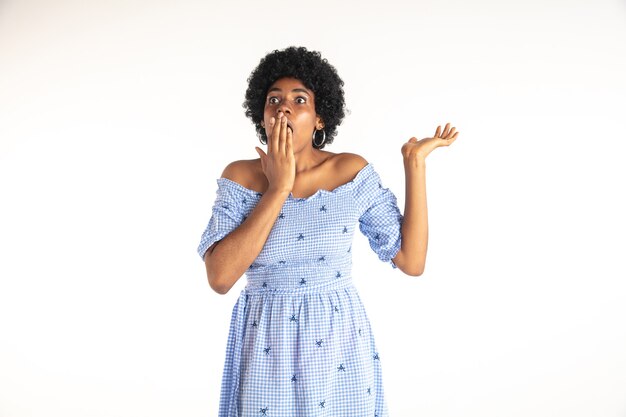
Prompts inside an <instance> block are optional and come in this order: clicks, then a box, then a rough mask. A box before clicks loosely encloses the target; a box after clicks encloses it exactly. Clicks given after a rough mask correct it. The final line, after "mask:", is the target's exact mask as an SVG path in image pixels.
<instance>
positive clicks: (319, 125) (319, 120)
mask: <svg viewBox="0 0 626 417" xmlns="http://www.w3.org/2000/svg"><path fill="white" fill-rule="evenodd" d="M315 128H316V129H317V130H320V129H324V121H323V120H322V118H321V117H319V116H317V121H316V122H315Z"/></svg>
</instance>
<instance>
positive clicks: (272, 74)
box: [243, 46, 345, 149]
mask: <svg viewBox="0 0 626 417" xmlns="http://www.w3.org/2000/svg"><path fill="white" fill-rule="evenodd" d="M284 77H293V78H296V79H298V80H300V82H302V84H304V86H305V87H306V88H308V89H309V90H312V91H313V93H314V94H315V112H316V113H317V114H318V115H319V116H320V117H321V118H322V121H323V122H324V130H325V132H326V140H325V141H324V143H322V145H321V146H317V145H315V144H313V146H314V147H315V148H317V149H322V148H324V146H325V145H328V144H330V143H332V142H333V139H334V137H335V135H336V134H337V126H339V125H340V124H341V121H342V120H343V118H344V116H345V112H344V108H345V100H344V94H343V81H342V80H341V78H339V75H338V74H337V70H336V69H335V67H333V66H332V65H330V64H329V63H328V61H327V60H326V59H325V58H322V56H321V54H320V53H319V52H316V51H308V50H307V49H306V48H305V47H295V46H290V47H289V48H286V49H284V50H282V51H280V50H274V51H273V52H271V53H269V54H267V55H266V56H265V57H264V58H262V59H261V62H259V65H258V66H257V67H256V68H255V69H254V71H252V73H251V74H250V77H248V89H247V90H246V101H244V103H243V107H244V108H245V109H246V116H247V117H249V118H250V119H251V120H252V123H254V126H255V128H256V131H257V134H258V135H259V138H260V139H261V142H263V143H267V136H266V134H265V129H264V128H263V127H262V126H261V121H262V120H263V111H264V109H265V100H266V96H267V90H268V89H269V88H270V86H271V85H272V84H274V82H276V81H277V80H278V79H280V78H284ZM318 141H319V140H318Z"/></svg>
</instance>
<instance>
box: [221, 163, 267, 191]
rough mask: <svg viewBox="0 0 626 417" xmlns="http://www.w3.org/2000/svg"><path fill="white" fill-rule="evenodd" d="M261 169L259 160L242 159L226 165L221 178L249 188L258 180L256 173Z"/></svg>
mask: <svg viewBox="0 0 626 417" xmlns="http://www.w3.org/2000/svg"><path fill="white" fill-rule="evenodd" d="M260 167H261V164H260V160H259V159H242V160H239V161H233V162H231V163H230V164H228V165H226V167H225V168H224V171H223V172H222V178H227V179H229V180H231V181H234V182H236V183H239V184H241V185H243V186H244V187H247V188H250V186H251V184H254V183H255V182H256V181H255V180H256V179H257V178H258V171H259V169H261V168H260Z"/></svg>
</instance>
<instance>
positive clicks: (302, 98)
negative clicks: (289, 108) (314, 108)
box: [296, 97, 306, 104]
mask: <svg viewBox="0 0 626 417" xmlns="http://www.w3.org/2000/svg"><path fill="white" fill-rule="evenodd" d="M296 103H298V104H304V103H306V99H305V98H304V97H297V98H296Z"/></svg>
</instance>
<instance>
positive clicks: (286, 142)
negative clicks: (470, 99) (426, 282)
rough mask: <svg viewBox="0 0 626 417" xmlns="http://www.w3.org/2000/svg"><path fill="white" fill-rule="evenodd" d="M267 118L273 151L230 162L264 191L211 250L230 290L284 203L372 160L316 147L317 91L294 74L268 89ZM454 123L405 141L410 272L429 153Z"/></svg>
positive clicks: (215, 284) (423, 231) (220, 283)
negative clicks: (421, 137) (257, 157)
mask: <svg viewBox="0 0 626 417" xmlns="http://www.w3.org/2000/svg"><path fill="white" fill-rule="evenodd" d="M262 126H263V127H264V128H265V131H266V134H267V138H268V140H267V152H265V151H263V150H262V149H260V148H258V147H255V149H256V151H257V153H258V154H259V159H256V160H242V161H235V162H232V163H230V164H229V165H228V166H227V167H226V168H225V169H224V172H223V173H222V177H223V178H228V179H230V180H232V181H235V182H237V183H239V184H241V185H243V186H244V187H246V188H249V189H251V190H256V191H259V192H262V193H263V196H262V197H261V198H260V199H259V202H258V203H257V205H256V207H255V208H254V209H253V210H252V211H251V213H250V215H249V216H248V217H247V218H246V219H245V220H244V221H243V223H242V224H241V225H239V226H238V227H237V228H235V229H234V230H233V231H232V232H230V233H229V234H228V235H227V236H226V237H224V238H223V239H222V240H220V241H219V242H216V243H215V244H213V245H212V246H211V247H210V248H209V249H208V250H207V252H206V254H205V257H204V259H205V266H206V271H207V277H208V280H209V285H210V286H211V288H213V290H214V291H216V292H218V293H220V294H225V293H227V292H228V291H229V290H230V289H231V288H232V286H233V285H234V284H235V283H236V282H237V280H238V279H239V278H240V277H241V276H242V275H243V274H244V273H245V271H246V270H247V269H248V267H249V266H250V264H252V262H253V261H254V260H255V259H256V258H257V256H258V255H259V253H260V252H261V250H262V249H263V246H264V245H265V241H266V240H267V238H268V236H269V234H270V232H271V230H272V227H273V226H274V222H275V221H276V219H277V218H278V215H279V214H280V212H281V210H282V207H283V204H284V203H285V201H286V200H287V198H288V197H289V195H290V194H291V195H292V196H293V197H296V198H300V197H308V196H310V195H313V194H314V193H315V192H316V191H317V190H319V189H326V190H332V189H334V188H336V187H338V186H339V185H341V184H344V183H346V182H348V181H350V180H351V179H353V178H354V177H355V175H356V174H357V173H358V171H359V170H360V169H362V168H363V167H364V166H365V165H367V161H366V160H365V159H364V158H363V157H361V156H359V155H356V154H352V153H342V154H335V153H332V152H326V151H323V150H319V149H315V148H314V147H313V144H312V142H311V141H312V135H313V130H314V129H322V128H323V126H324V122H323V120H322V119H321V117H320V116H319V115H318V114H317V113H316V112H315V94H314V92H313V91H311V90H308V89H307V88H306V87H305V86H304V85H303V84H302V83H301V82H300V81H299V80H297V79H295V78H288V77H286V78H281V79H279V80H277V81H276V82H275V83H274V84H273V85H272V86H270V88H269V89H268V94H267V97H266V101H265V109H264V118H263V122H262ZM455 130H456V129H455V128H454V127H452V128H450V123H448V124H446V126H445V128H444V129H443V130H442V129H441V126H438V127H437V130H436V131H435V135H434V136H433V137H428V138H424V139H421V140H417V139H416V138H414V137H413V138H411V139H409V141H408V142H406V143H404V144H403V145H402V148H401V153H402V157H403V162H404V171H405V179H406V187H405V191H406V198H405V209H404V221H403V223H402V228H401V234H402V243H401V248H400V251H399V252H398V254H397V255H396V257H395V258H393V261H394V263H395V264H396V266H397V267H398V268H399V269H400V270H401V271H403V272H404V273H406V274H407V275H411V276H419V275H421V274H422V273H423V272H424V266H425V263H426V252H427V247H428V211H427V204H426V175H425V170H426V165H425V160H426V157H427V156H428V155H429V154H430V153H431V152H432V151H433V150H434V149H436V148H438V147H441V146H449V145H450V144H451V143H453V142H454V141H455V140H456V138H457V136H458V134H459V132H456V131H455Z"/></svg>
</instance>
